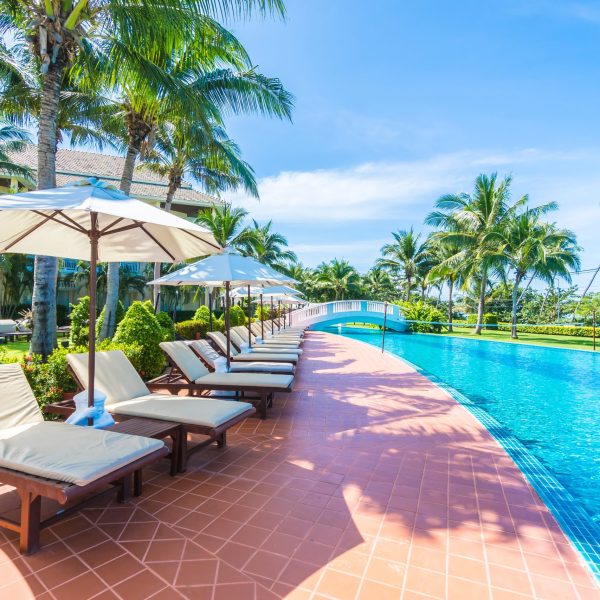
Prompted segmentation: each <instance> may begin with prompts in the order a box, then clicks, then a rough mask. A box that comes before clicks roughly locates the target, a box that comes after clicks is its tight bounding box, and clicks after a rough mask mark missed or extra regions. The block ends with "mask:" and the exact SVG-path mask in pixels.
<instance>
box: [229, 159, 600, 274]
mask: <svg viewBox="0 0 600 600" xmlns="http://www.w3.org/2000/svg"><path fill="white" fill-rule="evenodd" d="M495 170H496V171H498V173H499V175H500V176H503V175H505V174H512V175H513V194H514V196H515V197H517V196H521V195H522V194H524V193H529V195H530V199H531V203H532V204H539V203H542V202H547V201H549V200H556V201H557V202H558V203H559V205H560V211H559V212H557V213H555V214H554V215H553V218H554V219H555V220H556V221H557V222H558V223H559V224H560V225H561V226H564V227H569V228H571V229H573V230H574V231H575V232H576V233H577V234H578V236H579V238H580V242H581V244H582V245H583V246H584V248H585V250H586V256H585V257H584V265H587V263H590V264H593V263H595V262H597V260H598V255H600V241H599V240H598V236H597V231H598V226H599V224H600V202H599V197H600V192H599V190H600V151H598V150H585V149H578V150H577V151H572V152H571V151H542V150H538V149H531V148H529V149H520V150H515V151H511V152H507V151H489V152H476V151H465V152H457V153H454V154H445V155H440V156H435V157H431V158H426V159H422V160H412V161H403V162H402V161H396V162H369V163H363V164H359V165H355V166H353V167H348V168H344V169H322V170H315V171H295V172H292V171H290V172H283V173H280V174H279V175H276V176H273V177H267V178H264V179H262V180H260V181H259V189H260V193H261V200H260V202H257V201H255V200H253V199H249V198H245V197H244V196H243V195H235V196H232V197H230V199H231V200H232V201H233V202H234V204H241V205H243V206H245V207H246V208H247V209H248V210H249V211H250V213H251V216H252V217H253V218H255V219H257V220H258V221H266V220H269V219H273V221H274V223H275V228H276V229H277V230H280V231H282V233H284V234H285V235H287V236H288V238H289V241H290V245H291V247H292V249H293V250H294V251H295V252H296V253H297V254H298V255H299V257H300V258H301V259H302V260H303V261H305V262H307V263H308V264H317V263H319V262H321V261H322V260H329V259H330V258H333V257H334V256H336V257H338V258H348V259H349V260H351V261H354V262H356V264H357V265H358V266H360V267H361V268H363V269H366V268H368V266H370V264H372V262H373V260H374V259H375V258H376V257H377V256H378V253H379V248H380V247H381V245H382V244H383V243H385V241H387V238H389V234H390V232H391V231H393V230H396V229H404V228H408V227H410V226H414V227H415V228H416V229H422V228H423V225H422V224H423V219H424V217H425V215H426V214H427V213H428V212H429V211H430V210H432V208H433V204H434V202H435V199H436V198H437V197H439V196H440V195H442V194H445V193H449V192H470V191H471V189H472V185H473V180H474V178H475V176H476V175H477V174H478V173H480V172H488V173H489V172H491V171H495Z"/></svg>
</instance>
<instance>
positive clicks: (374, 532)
mask: <svg viewBox="0 0 600 600" xmlns="http://www.w3.org/2000/svg"><path fill="white" fill-rule="evenodd" d="M304 346H305V348H306V352H305V353H304V355H303V358H302V361H301V367H300V368H299V372H298V382H297V385H296V389H295V392H294V393H293V394H291V395H285V396H281V397H279V398H277V399H276V402H275V406H274V408H273V409H272V411H271V414H270V418H269V419H268V420H267V421H262V422H261V421H259V420H258V419H251V420H248V421H247V422H245V423H244V424H242V425H241V426H240V427H239V428H238V429H237V430H236V431H235V432H234V433H233V434H230V437H229V446H228V448H227V449H226V450H224V451H223V450H219V449H217V448H216V447H215V448H211V449H208V450H206V451H205V452H204V453H201V454H198V455H196V456H195V457H194V458H193V459H192V461H191V464H190V468H189V470H188V472H187V473H186V474H185V475H184V476H182V477H177V478H171V477H169V476H168V474H167V469H168V464H167V462H166V461H165V462H163V463H160V464H159V465H158V466H157V467H156V469H155V470H153V471H152V472H149V473H147V476H148V483H147V484H146V487H145V493H144V496H143V497H142V498H140V499H139V500H136V501H135V502H133V503H131V504H128V505H124V506H123V505H118V504H116V503H115V502H112V501H111V500H110V499H109V498H106V497H105V498H103V499H98V500H96V501H94V504H92V505H90V506H88V507H87V508H85V509H83V510H81V511H80V512H79V513H76V514H75V515H74V516H72V517H71V518H69V519H68V520H64V521H62V522H61V523H60V524H57V525H55V526H54V527H52V528H51V529H49V530H47V531H46V532H45V533H44V536H43V537H44V542H45V545H44V547H43V549H42V551H41V552H39V553H38V554H36V555H35V556H32V557H25V558H23V557H20V556H19V555H18V553H17V551H16V546H15V542H14V536H11V535H6V534H4V533H2V534H0V536H1V537H0V540H1V542H0V598H7V599H8V598H9V599H11V600H17V599H20V598H32V597H37V598H40V599H42V598H43V599H52V598H54V599H58V600H68V599H71V598H72V599H76V600H85V599H86V598H96V599H102V600H108V599H109V598H122V599H124V600H136V599H140V600H145V599H147V598H153V599H155V600H159V599H161V600H163V599H164V600H169V599H171V598H191V599H194V600H204V599H207V600H221V599H222V600H236V599H240V600H253V599H257V600H258V599H261V600H262V599H276V598H290V599H294V600H304V599H306V600H308V599H314V600H317V599H324V598H329V599H331V598H335V599H354V600H387V599H388V598H389V599H394V600H400V599H403V600H416V599H427V598H448V599H451V600H453V599H457V600H470V599H477V600H479V599H480V598H481V599H484V598H489V599H492V600H524V599H526V598H542V599H544V600H553V599H557V600H558V599H560V600H564V599H570V598H577V599H580V600H586V599H591V598H600V593H599V591H598V588H597V587H595V584H594V582H593V581H592V579H591V578H590V576H589V575H588V572H587V570H586V568H585V567H584V566H583V565H582V564H581V562H580V560H579V558H578V556H577V555H576V554H575V552H574V550H573V549H572V548H571V546H570V545H569V543H568V541H567V540H566V539H565V537H564V535H563V534H562V532H561V531H560V529H559V527H558V526H557V524H556V522H555V521H554V519H553V518H552V516H551V515H550V514H549V512H548V510H547V509H546V508H545V506H544V505H543V504H542V503H541V502H540V500H539V499H538V498H537V496H536V495H535V493H533V492H532V490H531V489H530V488H529V486H528V485H527V484H526V483H525V481H524V479H523V477H522V476H521V474H520V472H519V471H518V469H517V468H516V467H515V465H514V464H513V462H512V461H511V460H510V459H509V458H508V457H507V455H506V454H505V453H504V451H503V450H502V449H501V448H500V447H499V446H498V445H497V444H496V443H495V442H494V441H493V440H492V439H491V438H490V436H489V435H488V434H487V433H486V431H485V430H484V429H483V428H482V427H481V426H480V425H479V424H478V422H477V421H476V420H475V419H474V418H473V417H472V416H471V415H470V414H469V413H468V412H467V411H466V410H465V409H463V408H462V407H461V406H459V405H458V404H456V403H455V402H454V400H453V399H451V398H450V397H449V396H448V395H447V394H446V393H445V392H443V391H442V390H440V389H439V388H437V387H435V386H434V385H432V384H431V383H430V382H429V381H427V380H426V379H424V378H423V377H421V376H420V375H418V374H416V373H415V372H414V371H412V370H411V369H410V368H409V367H407V366H405V365H404V364H403V363H401V362H400V361H397V360H395V359H393V358H392V357H389V356H386V355H382V354H381V353H379V352H378V351H377V350H376V349H375V348H372V347H369V346H366V345H363V344H360V343H358V342H354V341H352V340H347V339H343V338H340V337H334V336H331V335H328V334H324V333H312V332H311V333H309V334H308V340H307V341H306V343H305V345H304ZM0 491H1V490H0ZM4 492H5V493H4V494H2V496H0V498H1V499H2V500H3V503H4V504H6V502H8V501H9V500H10V499H11V496H12V495H11V493H10V492H9V490H6V489H5V490H4Z"/></svg>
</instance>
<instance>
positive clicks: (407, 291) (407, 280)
mask: <svg viewBox="0 0 600 600" xmlns="http://www.w3.org/2000/svg"><path fill="white" fill-rule="evenodd" d="M411 287H412V282H411V279H410V277H407V278H406V295H405V296H404V300H405V301H406V302H408V301H409V300H410V288H411Z"/></svg>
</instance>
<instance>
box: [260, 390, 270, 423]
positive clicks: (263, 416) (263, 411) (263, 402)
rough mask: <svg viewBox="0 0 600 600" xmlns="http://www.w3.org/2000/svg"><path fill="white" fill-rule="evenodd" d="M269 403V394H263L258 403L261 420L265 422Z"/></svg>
mask: <svg viewBox="0 0 600 600" xmlns="http://www.w3.org/2000/svg"><path fill="white" fill-rule="evenodd" d="M268 403H269V398H268V394H261V395H260V400H259V402H258V410H259V413H260V418H261V419H263V420H264V419H266V418H267V404H268Z"/></svg>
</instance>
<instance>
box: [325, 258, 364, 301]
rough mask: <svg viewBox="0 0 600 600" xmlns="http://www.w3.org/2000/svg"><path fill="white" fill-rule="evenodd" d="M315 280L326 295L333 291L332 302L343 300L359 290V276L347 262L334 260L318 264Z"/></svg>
mask: <svg viewBox="0 0 600 600" xmlns="http://www.w3.org/2000/svg"><path fill="white" fill-rule="evenodd" d="M316 279H317V281H318V283H319V284H320V286H321V288H322V289H323V290H324V291H326V293H327V292H330V291H333V299H334V300H343V299H344V296H348V295H349V294H353V293H356V292H357V291H358V289H359V288H360V275H359V274H358V272H357V271H356V269H355V268H354V267H353V266H352V265H351V264H350V263H349V262H348V261H347V260H338V259H337V258H334V259H333V260H332V261H331V262H329V263H322V264H320V265H319V266H318V267H317V269H316Z"/></svg>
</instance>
